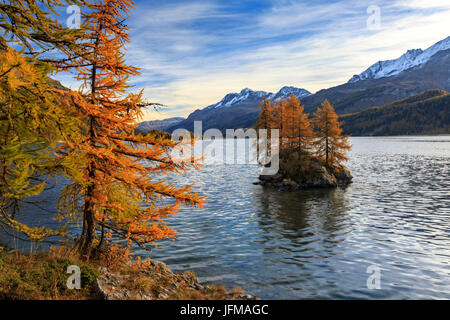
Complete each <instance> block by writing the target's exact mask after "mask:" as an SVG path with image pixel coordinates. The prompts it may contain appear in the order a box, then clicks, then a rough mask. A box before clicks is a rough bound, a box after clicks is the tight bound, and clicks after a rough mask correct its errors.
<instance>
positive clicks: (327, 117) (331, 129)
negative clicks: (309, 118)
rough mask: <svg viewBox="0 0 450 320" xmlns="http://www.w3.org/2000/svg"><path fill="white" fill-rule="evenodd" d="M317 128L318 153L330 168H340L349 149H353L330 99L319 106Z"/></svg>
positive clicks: (316, 120) (315, 123) (316, 115)
mask: <svg viewBox="0 0 450 320" xmlns="http://www.w3.org/2000/svg"><path fill="white" fill-rule="evenodd" d="M313 122H314V125H315V128H316V136H317V139H316V142H315V146H316V150H317V155H318V156H319V157H320V158H321V159H323V161H324V162H325V165H326V166H327V167H329V168H332V169H335V170H339V168H340V167H341V166H343V164H342V162H343V161H346V160H347V159H348V157H347V154H346V153H347V151H348V150H350V149H351V145H350V144H349V142H348V136H345V135H342V128H341V125H342V124H341V122H339V117H338V115H337V114H336V111H335V110H334V107H333V106H332V105H331V103H330V102H329V101H328V100H325V101H324V102H323V103H322V108H318V109H317V111H316V112H315V114H314V119H313Z"/></svg>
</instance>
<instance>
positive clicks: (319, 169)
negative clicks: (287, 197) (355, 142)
mask: <svg viewBox="0 0 450 320" xmlns="http://www.w3.org/2000/svg"><path fill="white" fill-rule="evenodd" d="M296 158H297V159H298V154H296V153H294V154H292V155H291V156H290V157H289V158H288V159H286V158H285V159H280V169H279V171H278V173H277V174H275V175H272V176H266V175H260V176H259V181H258V182H257V183H256V184H259V185H262V186H268V187H273V188H277V189H279V190H286V191H294V190H300V189H307V188H335V187H338V186H339V187H345V186H347V185H349V184H350V183H352V180H353V176H352V175H351V173H350V171H349V170H348V169H347V168H346V167H345V166H343V165H341V166H338V167H334V168H331V167H327V166H326V165H324V164H323V163H322V162H321V161H320V160H319V159H316V158H311V159H309V160H308V162H306V164H305V162H304V163H303V164H302V163H301V162H299V161H295V160H294V159H296Z"/></svg>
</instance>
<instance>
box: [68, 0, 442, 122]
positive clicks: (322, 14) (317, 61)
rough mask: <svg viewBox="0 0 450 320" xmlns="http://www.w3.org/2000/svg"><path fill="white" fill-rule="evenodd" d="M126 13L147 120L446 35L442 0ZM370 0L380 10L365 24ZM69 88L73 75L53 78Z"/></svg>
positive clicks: (186, 6)
mask: <svg viewBox="0 0 450 320" xmlns="http://www.w3.org/2000/svg"><path fill="white" fill-rule="evenodd" d="M136 4H137V8H136V10H135V11H133V12H132V16H131V17H130V19H129V21H128V25H129V26H130V28H131V43H130V44H129V45H128V46H127V50H128V54H127V57H128V58H127V59H128V62H129V63H131V64H133V65H135V66H138V67H140V68H142V70H141V71H142V75H141V76H139V77H136V78H134V79H133V80H132V82H133V84H135V85H136V89H140V88H145V95H146V96H147V97H148V98H149V99H150V100H151V101H155V102H159V103H163V104H166V105H168V107H169V108H167V109H165V110H163V111H160V112H148V113H147V114H146V117H145V119H146V120H148V119H162V118H167V117H171V116H184V117H186V116H187V115H188V114H189V113H190V112H192V111H194V110H195V109H199V108H203V107H205V106H207V105H210V104H213V103H216V102H218V101H219V100H220V99H222V97H223V96H224V95H225V94H227V93H229V92H239V91H240V90H241V89H243V88H246V87H248V88H251V89H254V90H265V91H270V92H275V91H278V90H279V89H280V88H281V87H282V86H285V85H292V86H296V87H300V88H305V89H307V90H309V91H311V92H316V91H318V90H320V89H324V88H328V87H331V86H335V85H339V84H341V83H343V82H346V81H347V80H348V79H350V78H351V76H352V75H353V74H357V73H360V72H362V71H364V70H365V69H366V68H367V67H369V66H370V65H371V64H373V63H375V62H376V61H378V60H387V59H393V58H397V57H399V56H400V55H402V54H403V53H404V52H406V50H408V49H413V48H422V49H425V48H426V47H429V46H430V45H432V44H434V43H435V42H437V41H439V40H442V39H444V38H446V37H447V36H449V33H450V32H449V30H450V1H448V0H427V1H425V0H384V1H381V0H368V1H367V0H363V1H355V0H341V1H317V0H313V1H285V0H273V1H269V0H258V1H256V0H247V1H245V0H239V1H237V0H228V1H219V0H216V1H208V0H202V1H190V0H183V1H171V0H169V1H154V0H145V1H142V0H138V1H136ZM369 6H377V7H378V8H379V9H380V18H381V19H380V25H379V28H376V29H374V28H368V26H367V20H368V19H369V18H370V17H371V14H370V13H369V14H368V12H367V10H368V7H369ZM61 80H62V82H63V83H65V84H66V85H69V86H71V87H74V86H76V84H75V83H74V82H73V81H72V80H71V79H69V78H67V77H64V78H61Z"/></svg>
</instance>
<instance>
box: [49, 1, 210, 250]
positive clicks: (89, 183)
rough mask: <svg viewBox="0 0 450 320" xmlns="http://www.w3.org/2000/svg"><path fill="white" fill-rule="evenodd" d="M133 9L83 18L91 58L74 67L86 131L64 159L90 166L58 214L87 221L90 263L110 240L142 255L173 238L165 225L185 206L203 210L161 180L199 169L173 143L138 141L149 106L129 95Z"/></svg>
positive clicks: (104, 6)
mask: <svg viewBox="0 0 450 320" xmlns="http://www.w3.org/2000/svg"><path fill="white" fill-rule="evenodd" d="M133 8H134V3H133V2H132V1H130V0H96V1H94V2H93V4H91V6H90V8H89V13H87V14H85V15H84V25H85V27H86V28H87V29H88V31H87V33H86V39H85V40H84V43H83V45H84V47H85V54H84V55H83V56H81V57H78V58H77V59H76V60H74V65H75V66H76V68H77V71H78V79H79V80H81V81H82V82H83V84H84V85H83V86H82V88H81V89H80V90H79V91H78V92H71V93H70V95H71V101H72V102H73V105H74V106H75V108H76V110H77V112H78V114H79V116H80V117H81V118H82V119H84V121H83V123H84V126H83V127H82V128H81V129H80V132H81V133H80V136H79V137H78V138H77V139H76V140H74V141H70V140H67V141H66V142H65V144H64V145H62V146H61V147H60V148H59V150H58V153H59V156H60V157H65V156H67V155H68V154H73V153H78V154H80V155H81V157H82V158H85V159H86V160H85V162H84V163H83V165H81V166H80V174H79V175H78V176H73V180H74V182H73V183H72V184H71V185H69V186H67V187H66V188H65V190H64V192H63V195H62V197H61V199H60V206H59V207H60V215H61V218H64V217H65V218H67V217H70V218H74V219H77V217H81V218H82V223H83V224H82V225H83V228H82V234H81V236H80V238H79V241H78V247H79V249H80V251H81V252H82V254H83V255H84V256H86V257H89V256H90V254H91V253H92V249H93V248H94V245H95V246H98V247H100V246H101V245H102V243H104V239H105V237H114V236H118V237H120V238H125V239H127V240H129V241H130V242H134V243H135V244H137V245H139V246H141V247H143V248H145V247H147V245H148V244H155V241H157V240H159V239H162V238H167V237H169V238H173V237H174V236H175V234H176V231H175V230H173V229H171V228H169V227H168V226H167V225H166V223H165V222H164V219H165V218H167V217H170V216H172V215H174V214H175V213H176V211H177V210H178V208H179V206H180V205H181V204H183V205H191V206H202V205H203V198H202V197H200V196H199V195H198V194H196V193H194V192H192V190H191V186H185V187H176V186H175V185H173V184H172V183H169V182H167V181H166V180H163V178H159V177H160V176H163V175H167V174H168V173H170V172H175V173H181V172H184V171H186V170H188V169H189V168H192V167H193V166H194V167H195V166H196V165H195V162H194V164H192V163H189V162H176V161H174V160H173V159H172V157H171V156H170V153H171V149H172V148H174V147H175V146H176V143H175V142H173V141H172V140H169V139H167V138H164V137H158V138H157V137H154V136H152V135H146V136H143V135H140V134H136V133H135V128H136V125H137V121H138V120H139V119H140V118H141V117H142V109H143V108H144V107H147V106H149V105H150V104H148V103H145V101H143V98H142V91H141V92H139V93H128V90H129V88H130V86H129V85H128V84H127V81H128V80H129V78H130V77H131V76H136V75H138V74H139V70H138V68H135V67H133V66H130V65H127V64H126V63H125V55H124V49H125V45H126V44H127V43H128V42H129V37H128V28H127V27H126V26H125V25H124V22H125V20H126V19H127V17H128V16H129V13H130V10H131V9H133ZM79 201H81V205H79Z"/></svg>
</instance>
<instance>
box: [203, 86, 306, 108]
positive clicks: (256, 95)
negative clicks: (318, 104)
mask: <svg viewBox="0 0 450 320" xmlns="http://www.w3.org/2000/svg"><path fill="white" fill-rule="evenodd" d="M291 94H295V95H296V96H297V98H299V99H301V98H304V97H307V96H309V95H311V93H310V92H309V91H308V90H305V89H300V88H295V87H287V86H286V87H283V88H281V89H280V91H278V92H277V93H270V92H265V91H253V90H251V89H249V88H245V89H243V90H242V91H241V92H240V93H229V94H227V95H226V96H225V97H224V98H223V99H222V100H221V101H220V102H218V103H216V104H213V105H210V106H208V107H206V108H205V109H206V110H208V109H217V108H227V107H231V106H234V105H236V104H238V103H241V102H243V101H246V100H249V99H252V100H260V99H262V98H267V99H269V100H274V101H276V100H280V99H284V98H287V97H289V96H290V95H291Z"/></svg>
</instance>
